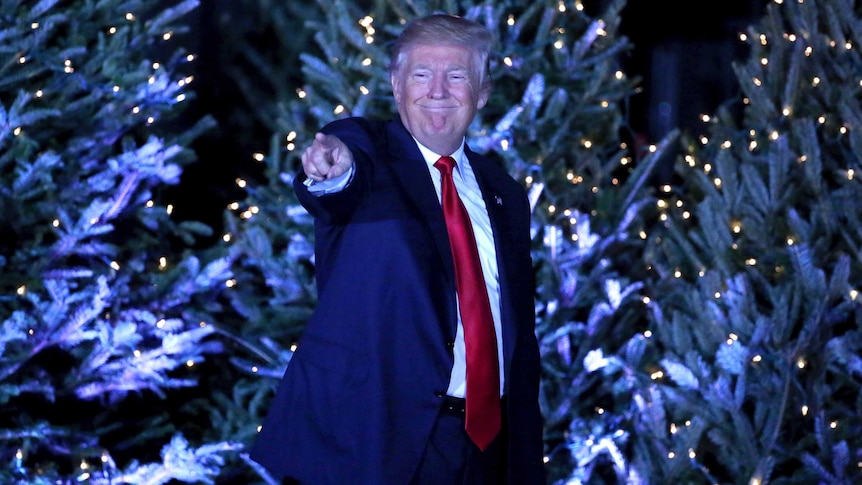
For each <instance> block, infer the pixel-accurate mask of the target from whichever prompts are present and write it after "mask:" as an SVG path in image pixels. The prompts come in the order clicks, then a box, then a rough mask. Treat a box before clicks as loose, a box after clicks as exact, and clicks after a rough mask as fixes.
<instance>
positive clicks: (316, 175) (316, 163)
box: [302, 133, 353, 182]
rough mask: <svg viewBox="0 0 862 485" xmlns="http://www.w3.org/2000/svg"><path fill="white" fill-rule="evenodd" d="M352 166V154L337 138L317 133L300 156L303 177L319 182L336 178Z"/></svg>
mask: <svg viewBox="0 0 862 485" xmlns="http://www.w3.org/2000/svg"><path fill="white" fill-rule="evenodd" d="M352 165H353V154H352V153H350V150H349V149H348V148H347V145H345V144H344V142H342V141H341V140H339V139H338V137H336V136H333V135H326V134H323V133H317V134H316V135H314V141H312V142H311V146H309V147H308V148H306V149H305V152H303V154H302V169H303V171H305V175H306V176H307V177H308V178H310V179H311V180H314V181H315V182H320V181H322V180H328V179H331V178H335V177H338V176H339V175H341V174H343V173H344V172H346V171H347V170H349V169H350V167H351V166H352Z"/></svg>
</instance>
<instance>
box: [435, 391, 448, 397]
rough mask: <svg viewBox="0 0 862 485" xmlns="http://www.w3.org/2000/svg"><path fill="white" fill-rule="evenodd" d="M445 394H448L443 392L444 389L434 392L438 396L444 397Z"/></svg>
mask: <svg viewBox="0 0 862 485" xmlns="http://www.w3.org/2000/svg"><path fill="white" fill-rule="evenodd" d="M445 395H446V393H445V392H443V391H437V392H435V393H434V396H436V397H441V398H442V397H443V396H445Z"/></svg>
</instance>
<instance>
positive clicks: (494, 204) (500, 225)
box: [465, 148, 516, 372]
mask: <svg viewBox="0 0 862 485" xmlns="http://www.w3.org/2000/svg"><path fill="white" fill-rule="evenodd" d="M465 150H466V155H467V157H468V158H469V159H470V166H471V167H473V173H474V174H475V175H476V181H477V182H478V184H479V189H480V190H481V191H482V199H483V200H484V201H485V210H486V211H487V212H488V219H489V220H490V222H491V231H492V233H493V235H494V249H495V251H496V254H497V272H498V273H499V275H500V276H499V278H500V325H501V328H502V330H503V338H502V342H503V358H504V360H505V368H506V369H507V372H508V368H509V363H510V362H511V359H512V351H513V348H512V346H511V344H512V343H513V342H515V333H516V332H515V330H516V329H515V327H514V319H513V318H511V315H512V312H513V310H512V308H511V305H510V303H511V302H512V301H514V300H513V298H512V296H511V295H510V294H509V292H510V291H511V288H510V286H509V281H511V280H510V278H509V276H508V270H509V268H508V261H509V260H508V258H507V257H506V255H509V254H513V252H512V251H511V249H510V248H509V240H508V238H506V237H504V236H503V235H504V234H509V233H510V230H509V229H508V228H507V227H506V226H507V225H508V224H509V219H508V217H506V215H507V212H506V206H505V203H506V199H505V198H504V194H505V193H506V192H505V190H503V187H502V186H501V185H500V180H499V178H498V177H499V175H497V174H495V173H494V172H495V170H493V169H492V167H491V166H490V165H489V164H491V163H492V162H491V161H490V160H488V159H487V158H484V157H482V156H481V155H477V154H476V153H474V152H473V151H471V150H470V149H469V148H466V149H465Z"/></svg>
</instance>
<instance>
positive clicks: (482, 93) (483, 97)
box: [476, 85, 491, 109]
mask: <svg viewBox="0 0 862 485" xmlns="http://www.w3.org/2000/svg"><path fill="white" fill-rule="evenodd" d="M490 95H491V88H490V86H487V85H486V86H485V87H483V88H481V89H480V90H479V98H478V99H477V100H476V109H482V108H484V107H485V105H486V104H488V97H489V96H490Z"/></svg>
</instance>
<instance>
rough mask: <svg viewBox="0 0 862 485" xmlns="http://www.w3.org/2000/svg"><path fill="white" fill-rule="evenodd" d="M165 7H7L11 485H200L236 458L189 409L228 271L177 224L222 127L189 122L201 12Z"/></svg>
mask: <svg viewBox="0 0 862 485" xmlns="http://www.w3.org/2000/svg"><path fill="white" fill-rule="evenodd" d="M160 3H161V5H160V6H154V5H153V2H143V1H110V0H106V1H101V2H62V3H61V2H58V1H56V0H42V1H39V2H24V1H16V0H8V1H3V2H2V7H0V8H2V12H3V15H2V16H0V32H2V35H0V50H1V51H2V52H3V53H4V55H3V57H4V62H3V64H2V66H3V67H2V68H0V174H2V175H3V176H2V177H0V206H2V208H3V211H2V214H0V234H2V239H0V322H2V332H0V404H2V406H0V409H2V411H0V428H2V432H0V436H2V439H0V463H2V465H0V482H2V483H8V484H18V483H20V484H25V483H26V484H35V483H73V482H86V483H148V484H155V483H167V482H168V481H170V480H182V481H186V482H193V481H197V482H206V481H210V480H211V478H212V477H214V476H216V475H217V474H218V472H219V470H220V468H221V466H222V465H223V462H224V458H223V455H224V453H225V452H228V451H230V450H232V449H233V448H234V447H235V445H234V444H232V443H230V442H221V443H208V444H202V445H201V446H199V447H197V446H196V445H195V444H194V442H195V440H197V439H198V435H197V432H196V431H195V429H196V428H199V427H205V426H206V420H207V419H208V416H196V415H194V414H191V413H188V412H186V411H184V406H185V404H186V401H193V395H192V394H191V393H189V392H188V389H190V388H193V387H194V386H196V384H197V381H198V378H197V369H198V368H199V367H200V366H201V364H203V363H204V362H205V361H206V359H207V357H208V356H209V355H210V354H213V353H215V352H219V351H220V350H221V345H220V344H219V343H218V341H217V340H214V339H213V338H212V337H211V336H212V335H213V333H214V330H215V327H214V326H213V325H211V322H212V321H213V315H216V314H218V313H219V312H220V311H221V308H222V302H221V301H220V297H219V295H220V294H221V293H222V291H224V288H225V283H226V282H227V281H229V278H230V262H229V260H228V259H227V258H226V257H225V256H224V255H221V256H219V255H218V254H213V255H212V256H210V257H207V256H205V255H204V252H199V251H196V250H194V246H195V244H196V242H197V241H198V239H199V238H201V237H207V236H208V235H209V234H210V233H211V232H212V229H211V228H210V227H207V226H205V225H202V224H199V223H195V222H194V221H185V222H180V221H176V220H173V219H172V217H171V211H172V207H173V206H172V204H171V197H170V191H169V188H170V187H172V186H176V185H177V184H178V183H179V181H180V175H181V173H182V168H183V167H184V166H187V165H188V164H189V163H190V162H191V161H193V160H194V158H195V157H194V152H193V151H192V150H190V149H189V147H190V144H191V143H192V141H193V140H194V139H195V138H196V137H197V136H198V135H199V134H200V133H201V132H203V131H205V130H206V129H208V128H209V127H211V126H212V120H211V119H210V118H207V117H204V118H201V119H184V118H182V117H181V116H179V115H180V114H181V113H182V112H183V106H185V105H186V104H187V103H188V102H189V100H190V99H191V98H192V97H193V93H192V92H191V91H190V90H189V84H190V83H191V82H192V76H191V75H190V73H191V68H190V65H191V64H190V63H191V62H192V61H193V58H194V56H193V54H192V53H190V52H187V51H185V49H184V48H183V47H182V45H179V44H178V42H177V40H178V39H179V38H181V37H182V36H183V34H184V33H186V31H187V28H186V27H185V26H184V24H183V23H182V21H183V20H182V19H183V18H184V16H186V15H187V14H188V13H189V12H190V11H191V10H192V9H194V8H195V7H196V6H197V1H178V2H160ZM187 420H188V421H191V422H194V421H195V420H198V421H199V422H198V424H197V426H186V425H185V424H184V423H185V422H186V421H187ZM160 454H161V456H159V455H160Z"/></svg>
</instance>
